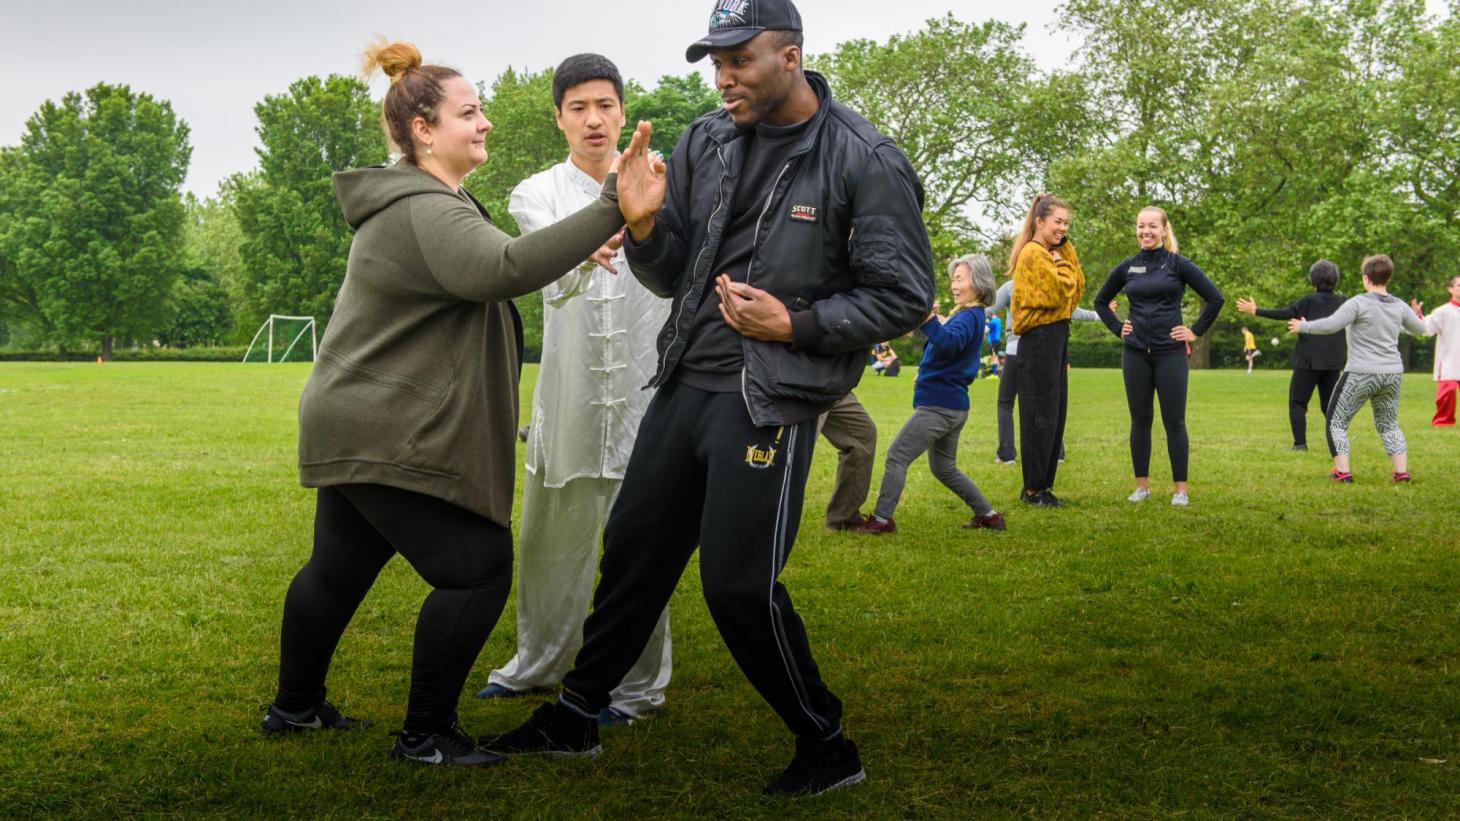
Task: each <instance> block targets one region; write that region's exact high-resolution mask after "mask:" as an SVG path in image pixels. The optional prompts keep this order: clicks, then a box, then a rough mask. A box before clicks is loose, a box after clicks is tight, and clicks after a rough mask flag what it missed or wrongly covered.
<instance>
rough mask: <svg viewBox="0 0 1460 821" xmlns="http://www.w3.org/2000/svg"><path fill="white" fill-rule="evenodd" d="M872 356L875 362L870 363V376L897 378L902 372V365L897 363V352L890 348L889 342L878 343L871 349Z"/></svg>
mask: <svg viewBox="0 0 1460 821" xmlns="http://www.w3.org/2000/svg"><path fill="white" fill-rule="evenodd" d="M872 356H873V357H875V358H876V360H877V361H875V362H873V363H872V374H873V375H874V376H897V374H898V372H900V371H901V370H902V364H901V363H900V362H898V358H897V351H896V350H895V349H894V348H893V347H892V343H891V342H878V343H877V344H876V345H875V346H874V347H873V348H872Z"/></svg>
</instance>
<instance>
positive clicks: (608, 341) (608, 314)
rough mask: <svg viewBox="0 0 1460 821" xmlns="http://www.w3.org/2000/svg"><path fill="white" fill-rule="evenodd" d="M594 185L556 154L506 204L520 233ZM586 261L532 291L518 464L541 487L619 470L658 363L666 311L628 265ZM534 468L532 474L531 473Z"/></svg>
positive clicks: (577, 201) (565, 208)
mask: <svg viewBox="0 0 1460 821" xmlns="http://www.w3.org/2000/svg"><path fill="white" fill-rule="evenodd" d="M602 188H603V186H602V185H601V184H600V183H598V182H596V181H594V179H593V178H592V177H590V176H588V175H587V174H586V173H584V172H583V171H582V170H580V169H579V168H578V167H577V166H576V165H573V163H572V161H571V160H565V161H563V162H561V163H558V164H557V165H555V166H553V167H552V168H549V169H548V170H546V171H543V172H541V173H539V174H536V175H534V176H532V177H529V178H527V179H526V180H523V181H522V182H521V183H519V184H518V185H517V187H516V188H514V189H513V190H512V198H511V200H510V201H509V203H508V206H507V210H508V211H509V212H511V214H512V217H513V219H515V220H517V225H518V226H519V227H520V228H521V229H522V233H524V234H527V233H529V232H532V231H536V230H538V229H541V228H544V227H546V226H548V225H552V224H553V223H555V222H558V221H560V220H562V219H564V218H565V217H568V216H570V215H571V214H574V213H576V212H578V211H579V210H581V209H583V208H584V207H585V206H587V205H589V204H590V203H592V202H593V201H594V200H596V199H597V198H598V195H599V192H600V191H601V190H602ZM614 269H615V270H614V271H609V270H607V269H605V268H603V267H601V266H599V265H597V264H595V263H594V262H593V261H592V260H589V261H586V262H584V263H583V264H581V265H579V266H578V267H577V268H575V269H573V270H572V271H568V272H567V273H565V274H564V275H563V277H562V278H561V279H559V280H557V281H556V282H554V283H552V284H551V285H549V286H547V287H546V288H544V289H543V291H542V299H543V312H542V313H543V331H542V366H541V368H540V369H539V370H538V374H537V387H536V388H535V389H534V390H533V392H532V416H531V422H530V424H531V425H532V429H531V432H530V434H529V436H528V440H527V470H528V471H530V472H532V473H534V474H538V478H539V479H540V480H541V481H542V483H543V484H544V485H545V486H546V487H562V486H563V485H566V484H567V483H568V482H570V481H572V480H574V479H582V478H600V479H622V478H623V476H624V467H625V465H627V464H628V461H629V452H630V451H632V450H633V447H634V436H635V434H636V433H637V432H638V430H639V420H641V419H642V418H643V416H644V411H645V409H646V408H648V406H649V400H650V398H652V396H653V392H652V391H648V390H644V389H643V388H644V386H645V385H648V384H649V381H650V380H651V379H653V377H654V370H655V367H656V365H657V362H658V356H657V353H656V350H655V340H656V338H657V337H658V335H659V329H660V328H661V327H663V325H664V322H665V320H666V319H668V317H669V300H667V299H660V298H659V297H657V296H654V295H653V294H651V293H649V290H648V289H647V288H645V287H644V286H643V285H640V284H639V281H638V280H637V279H636V278H635V277H634V275H633V274H632V273H630V271H629V266H628V263H627V262H626V261H625V260H624V254H623V251H622V250H620V251H619V252H618V254H616V255H615V256H614ZM539 471H541V473H540V474H539Z"/></svg>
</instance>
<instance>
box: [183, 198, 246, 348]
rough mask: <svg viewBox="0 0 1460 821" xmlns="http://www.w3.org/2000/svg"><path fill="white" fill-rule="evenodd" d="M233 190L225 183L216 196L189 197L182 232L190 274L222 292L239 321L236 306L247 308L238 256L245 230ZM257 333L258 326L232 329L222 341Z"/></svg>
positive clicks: (230, 312) (243, 340)
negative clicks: (198, 273)
mask: <svg viewBox="0 0 1460 821" xmlns="http://www.w3.org/2000/svg"><path fill="white" fill-rule="evenodd" d="M233 190H234V189H233V186H231V185H229V184H227V183H225V184H224V185H222V186H220V187H219V191H218V194H217V196H214V197H209V198H208V199H205V200H200V199H198V198H197V197H194V196H192V195H191V194H189V195H188V196H187V197H186V198H185V199H184V205H185V206H186V208H187V215H188V216H187V222H186V224H185V227H184V230H183V256H184V258H185V259H186V264H187V266H188V269H189V270H192V271H202V272H204V273H205V274H206V275H207V277H208V279H210V280H212V281H214V282H216V283H217V284H218V286H219V287H221V288H222V289H223V292H224V293H225V295H226V296H227V298H228V307H229V310H228V316H229V317H230V318H233V319H236V318H237V317H236V316H235V306H241V305H243V304H244V275H243V261H242V258H241V257H240V256H239V248H240V247H241V246H242V245H243V230H242V229H241V228H240V227H239V225H238V214H237V212H236V210H235V209H236V205H235V197H234V193H233ZM255 330H256V326H255V327H247V328H244V327H233V328H230V329H229V332H228V333H227V334H225V335H224V336H223V337H221V338H220V339H232V340H233V341H235V342H245V341H247V336H251V335H252V334H253V332H254V331H255ZM240 337H244V338H240Z"/></svg>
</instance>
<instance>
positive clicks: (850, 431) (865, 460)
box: [817, 393, 877, 530]
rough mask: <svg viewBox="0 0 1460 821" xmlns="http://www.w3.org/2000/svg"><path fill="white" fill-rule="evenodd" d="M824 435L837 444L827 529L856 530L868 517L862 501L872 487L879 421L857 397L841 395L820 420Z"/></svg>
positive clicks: (827, 513)
mask: <svg viewBox="0 0 1460 821" xmlns="http://www.w3.org/2000/svg"><path fill="white" fill-rule="evenodd" d="M817 424H818V425H820V427H821V435H822V436H824V437H826V441H828V442H830V443H831V446H832V447H834V448H836V452H837V457H836V484H835V485H834V486H833V487H832V491H831V499H830V500H829V501H827V503H826V529H827V530H855V529H856V528H858V527H860V526H861V524H862V522H864V521H866V518H867V517H866V516H864V515H862V503H863V502H865V501H867V493H868V491H870V490H871V489H872V459H873V457H874V456H876V454H877V424H876V423H875V422H873V421H872V415H871V414H869V413H867V409H866V408H864V407H862V403H861V402H859V401H857V395H856V394H855V393H849V394H847V395H846V396H844V397H842V398H841V400H840V401H838V402H837V403H836V404H835V405H832V406H831V410H829V411H827V412H826V413H823V414H822V415H821V418H820V420H819V421H818V423H817Z"/></svg>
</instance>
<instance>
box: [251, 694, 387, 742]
mask: <svg viewBox="0 0 1460 821" xmlns="http://www.w3.org/2000/svg"><path fill="white" fill-rule="evenodd" d="M264 710H265V711H266V712H265V714H264V720H263V722H261V723H260V724H259V730H260V731H261V732H262V733H263V734H264V735H270V736H280V735H288V734H290V733H303V732H307V731H309V730H357V729H364V728H366V727H369V726H370V721H369V719H364V718H346V717H345V716H344V715H343V714H342V713H340V711H339V710H337V709H335V705H333V704H331V703H329V702H328V701H321V702H320V703H319V706H318V707H315V708H314V709H313V710H305V711H304V712H302V713H286V712H284V711H283V710H280V709H279V708H278V707H275V706H274V705H272V704H265V705H264Z"/></svg>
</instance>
